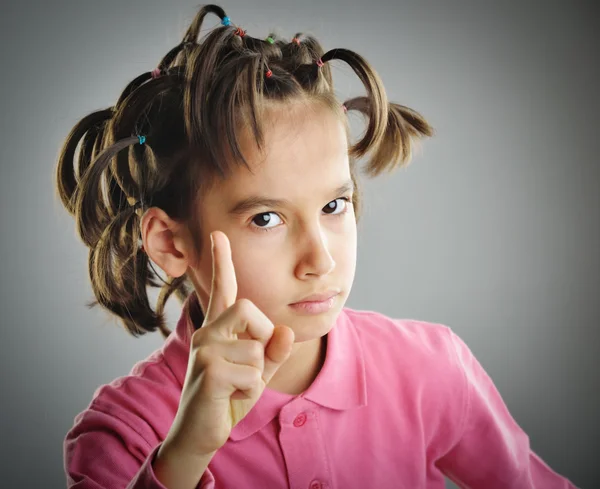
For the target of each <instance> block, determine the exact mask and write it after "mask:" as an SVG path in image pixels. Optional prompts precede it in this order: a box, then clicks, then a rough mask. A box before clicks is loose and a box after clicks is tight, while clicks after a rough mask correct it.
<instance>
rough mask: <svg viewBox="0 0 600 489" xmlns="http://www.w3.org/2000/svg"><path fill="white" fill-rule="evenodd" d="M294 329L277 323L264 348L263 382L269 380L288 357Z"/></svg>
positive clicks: (293, 338)
mask: <svg viewBox="0 0 600 489" xmlns="http://www.w3.org/2000/svg"><path fill="white" fill-rule="evenodd" d="M294 340H295V335H294V331H293V330H292V329H291V328H289V327H288V326H283V325H277V327H276V328H275V330H274V331H273V337H272V338H271V341H269V344H268V345H267V347H266V348H265V359H264V370H263V379H264V381H265V384H268V383H269V382H270V381H271V378H272V377H273V375H275V372H277V370H278V369H279V367H281V365H283V363H285V361H286V360H287V359H288V358H289V357H290V353H291V351H292V346H293V345H294Z"/></svg>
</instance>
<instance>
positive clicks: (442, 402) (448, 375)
mask: <svg viewBox="0 0 600 489" xmlns="http://www.w3.org/2000/svg"><path fill="white" fill-rule="evenodd" d="M344 311H345V312H346V314H347V317H348V319H349V323H350V324H351V325H352V329H354V330H356V332H357V336H358V338H359V343H360V347H361V350H362V355H363V358H364V365H365V371H366V374H367V382H368V384H370V385H371V388H370V394H369V396H370V397H369V398H370V399H371V400H372V402H373V405H374V406H377V407H378V409H384V410H385V409H387V407H386V406H387V405H392V406H393V408H394V411H393V412H391V413H390V416H391V417H393V416H401V414H402V415H404V416H405V417H406V416H407V417H409V418H411V419H419V420H421V421H420V422H422V426H423V429H424V430H425V432H426V433H425V435H426V437H427V439H428V440H430V441H431V442H432V443H433V442H434V441H435V442H436V443H438V444H439V446H450V444H451V441H452V440H453V439H455V438H456V436H458V435H457V434H458V433H459V432H460V430H461V427H462V425H463V423H464V418H465V412H466V407H467V401H468V392H467V386H466V378H465V371H464V368H463V365H462V361H461V358H460V355H459V348H460V345H464V343H463V342H462V341H461V340H460V339H459V338H458V336H457V335H456V333H454V331H453V330H452V329H451V327H450V326H448V325H445V324H441V323H436V322H430V321H424V320H417V319H397V318H392V317H389V316H386V315H384V314H382V313H379V312H374V311H365V310H353V309H348V308H346V309H344ZM370 402H371V401H370Z"/></svg>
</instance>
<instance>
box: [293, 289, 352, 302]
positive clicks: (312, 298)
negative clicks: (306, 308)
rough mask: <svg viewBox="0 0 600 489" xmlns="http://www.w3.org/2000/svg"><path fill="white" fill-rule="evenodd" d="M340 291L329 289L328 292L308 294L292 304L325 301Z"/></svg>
mask: <svg viewBox="0 0 600 489" xmlns="http://www.w3.org/2000/svg"><path fill="white" fill-rule="evenodd" d="M339 293H340V291H339V290H328V291H326V292H320V293H317V294H311V295H307V296H306V297H304V298H303V299H300V300H299V301H298V302H293V303H292V304H300V303H302V302H323V301H326V300H328V299H331V298H332V297H335V296H336V295H338V294H339Z"/></svg>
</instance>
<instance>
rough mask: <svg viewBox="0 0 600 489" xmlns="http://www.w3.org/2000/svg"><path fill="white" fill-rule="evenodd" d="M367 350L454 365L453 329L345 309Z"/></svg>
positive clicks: (440, 325)
mask: <svg viewBox="0 0 600 489" xmlns="http://www.w3.org/2000/svg"><path fill="white" fill-rule="evenodd" d="M344 312H345V313H346V316H347V317H348V319H349V320H350V323H351V324H352V326H353V327H354V328H355V329H356V331H357V333H358V334H359V335H360V337H361V341H362V342H364V343H363V344H365V346H366V347H373V348H377V349H380V348H383V349H392V350H398V349H401V350H402V351H403V352H404V353H405V354H414V355H417V356H424V357H432V358H436V359H440V357H446V358H449V359H450V360H451V361H456V356H455V352H454V346H453V340H452V336H453V335H454V333H453V331H452V329H451V328H450V327H449V326H447V325H445V324H441V323H435V322H430V321H424V320H418V319H400V318H392V317H390V316H387V315H385V314H383V313H380V312H375V311H369V310H357V309H351V308H344Z"/></svg>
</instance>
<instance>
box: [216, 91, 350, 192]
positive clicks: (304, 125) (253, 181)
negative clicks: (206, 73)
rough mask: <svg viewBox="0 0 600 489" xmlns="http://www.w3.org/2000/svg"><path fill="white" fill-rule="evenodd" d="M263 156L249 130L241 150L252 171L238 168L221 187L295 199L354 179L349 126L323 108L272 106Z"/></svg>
mask: <svg viewBox="0 0 600 489" xmlns="http://www.w3.org/2000/svg"><path fill="white" fill-rule="evenodd" d="M263 120H264V125H263V128H264V129H263V131H264V145H263V148H262V151H261V150H259V149H258V147H257V146H256V142H255V141H254V140H253V139H252V135H251V134H252V131H250V130H245V131H244V132H243V135H242V137H241V141H240V143H241V149H242V152H243V154H244V157H245V158H246V160H247V161H248V164H249V167H250V169H248V168H246V167H245V166H243V165H240V166H238V165H235V166H234V167H233V171H232V172H231V173H230V174H229V175H228V177H227V179H226V180H224V181H222V182H220V184H221V185H220V187H221V190H226V195H233V194H236V195H237V194H239V193H240V192H244V191H246V192H254V193H255V192H256V191H257V190H261V192H262V193H268V192H270V193H277V194H282V193H284V194H285V195H281V196H282V197H287V198H291V196H293V195H294V194H296V193H299V194H302V193H305V192H307V191H314V192H319V191H320V190H321V188H322V189H323V191H324V192H326V191H331V188H335V187H337V186H339V185H340V184H341V183H343V182H344V181H345V180H347V178H348V177H349V175H350V168H349V160H348V140H347V131H346V125H345V124H344V122H343V120H342V119H341V118H340V116H339V115H338V114H336V113H335V112H334V111H333V110H332V109H330V108H328V107H326V106H324V105H323V104H320V103H314V102H312V103H311V102H296V103H292V104H290V103H287V104H285V105H283V104H281V105H275V106H270V107H267V108H266V109H265V112H264V118H263Z"/></svg>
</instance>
